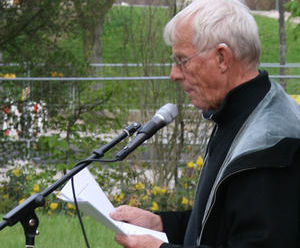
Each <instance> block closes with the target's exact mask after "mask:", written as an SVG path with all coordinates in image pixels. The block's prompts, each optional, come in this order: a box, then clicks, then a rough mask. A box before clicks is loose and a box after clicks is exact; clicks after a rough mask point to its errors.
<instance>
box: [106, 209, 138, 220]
mask: <svg viewBox="0 0 300 248" xmlns="http://www.w3.org/2000/svg"><path fill="white" fill-rule="evenodd" d="M134 210H135V209H134V208H133V207H130V206H127V205H122V206H120V207H117V208H116V209H115V211H114V212H111V213H110V214H109V215H110V217H111V218H113V219H115V220H119V221H125V222H131V220H132V219H134V217H135V213H134V212H135V211H134Z"/></svg>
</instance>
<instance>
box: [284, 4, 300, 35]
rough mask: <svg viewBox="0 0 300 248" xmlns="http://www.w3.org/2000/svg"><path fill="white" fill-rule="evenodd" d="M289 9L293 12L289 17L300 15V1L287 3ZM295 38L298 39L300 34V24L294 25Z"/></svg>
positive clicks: (286, 6)
mask: <svg viewBox="0 0 300 248" xmlns="http://www.w3.org/2000/svg"><path fill="white" fill-rule="evenodd" d="M285 8H286V10H287V11H289V12H290V13H291V16H290V17H289V19H292V18H294V17H299V16H300V2H299V1H297V0H293V1H289V2H287V3H286V4H285ZM293 32H294V39H295V40H297V39H298V38H299V35H300V24H299V23H298V24H297V25H293Z"/></svg>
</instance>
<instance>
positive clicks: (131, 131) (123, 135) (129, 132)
mask: <svg viewBox="0 0 300 248" xmlns="http://www.w3.org/2000/svg"><path fill="white" fill-rule="evenodd" d="M140 127H141V124H140V123H138V122H134V123H132V124H130V125H129V126H128V127H126V128H125V129H124V130H123V131H122V132H121V133H120V134H119V135H118V136H117V137H115V138H114V139H113V140H111V141H110V142H109V143H107V144H105V145H104V146H102V147H100V148H99V149H97V150H95V151H93V154H94V157H95V156H96V158H101V157H103V156H104V153H105V152H107V151H108V150H109V149H110V148H112V147H113V146H115V145H116V144H118V143H119V142H120V141H122V140H123V139H125V138H126V137H128V136H131V135H133V134H134V133H135V132H136V131H137V130H138V129H139V128H140Z"/></svg>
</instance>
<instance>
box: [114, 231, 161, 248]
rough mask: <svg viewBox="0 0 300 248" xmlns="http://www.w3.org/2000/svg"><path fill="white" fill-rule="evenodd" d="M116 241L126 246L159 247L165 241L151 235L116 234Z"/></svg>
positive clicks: (130, 247) (132, 247) (126, 247)
mask: <svg viewBox="0 0 300 248" xmlns="http://www.w3.org/2000/svg"><path fill="white" fill-rule="evenodd" d="M115 240H116V242H117V243H118V244H119V245H121V246H123V247H124V248H159V247H160V246H161V244H162V243H163V242H162V241H161V240H159V239H156V238H154V237H152V236H151V235H129V236H125V235H121V234H116V235H115Z"/></svg>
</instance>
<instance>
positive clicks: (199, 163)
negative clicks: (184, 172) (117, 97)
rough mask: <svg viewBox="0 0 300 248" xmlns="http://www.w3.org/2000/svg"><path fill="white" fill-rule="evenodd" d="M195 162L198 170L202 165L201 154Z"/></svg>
mask: <svg viewBox="0 0 300 248" xmlns="http://www.w3.org/2000/svg"><path fill="white" fill-rule="evenodd" d="M196 164H197V168H198V170H200V169H201V167H202V165H203V158H202V157H201V156H199V157H198V158H197V161H196Z"/></svg>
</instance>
